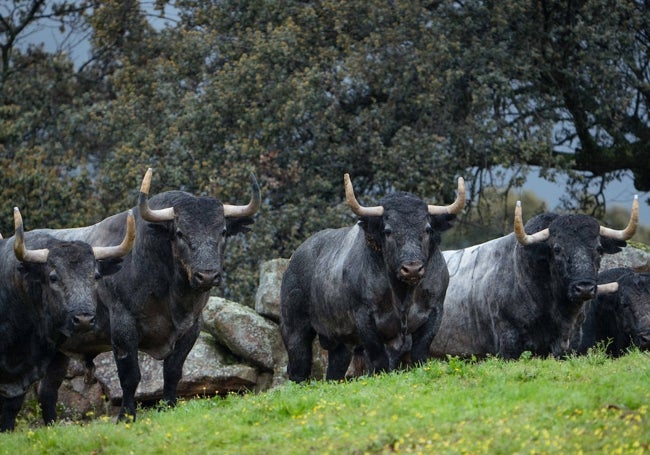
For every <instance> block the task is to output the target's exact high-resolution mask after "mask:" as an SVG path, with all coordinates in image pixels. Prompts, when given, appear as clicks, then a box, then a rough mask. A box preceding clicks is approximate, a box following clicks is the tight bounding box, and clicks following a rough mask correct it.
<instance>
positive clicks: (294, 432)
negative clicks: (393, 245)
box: [0, 350, 650, 454]
mask: <svg viewBox="0 0 650 455" xmlns="http://www.w3.org/2000/svg"><path fill="white" fill-rule="evenodd" d="M597 356H598V361H597V362H594V361H593V358H592V357H590V356H582V357H572V358H570V359H568V360H566V361H560V360H555V359H550V358H549V359H540V358H535V357H530V358H526V359H522V360H520V361H504V360H500V359H497V358H488V359H486V360H482V361H463V360H459V359H457V358H451V359H449V360H448V361H430V362H428V363H426V364H425V365H423V366H422V367H419V368H414V369H412V370H410V371H407V372H394V373H390V374H384V375H379V376H373V377H360V378H358V379H356V380H352V381H346V382H315V381H314V382H310V383H307V384H302V385H297V384H293V383H287V384H285V385H283V386H280V387H278V388H276V389H274V390H272V391H269V392H265V393H260V394H244V395H235V394H233V395H229V396H228V397H227V398H225V399H222V398H211V399H205V398H204V399H193V400H188V401H183V402H181V403H180V405H179V406H178V407H177V408H175V409H170V410H166V411H164V412H161V411H159V410H142V411H141V412H140V413H139V414H138V421H137V422H135V423H129V424H118V425H116V424H115V423H113V422H112V421H109V419H107V418H106V419H99V420H96V421H93V422H90V423H84V424H82V425H69V424H57V425H55V426H53V427H51V428H44V427H40V428H29V427H27V426H26V425H25V424H21V427H20V428H19V429H18V430H17V431H16V432H15V433H13V434H5V435H0V442H1V444H0V454H5V453H6V454H14V453H51V454H59V453H61V454H63V453H66V454H67V453H102V454H112V453H116V454H117V453H130V452H133V453H142V454H148V453H163V452H164V453H180V452H191V453H240V454H249V453H251V454H253V453H266V452H268V451H269V450H270V448H272V451H273V452H277V453H288V454H294V453H295V454H298V453H301V454H302V453H395V452H397V453H474V454H484V453H485V454H488V453H489V454H492V453H626V454H627V453H630V454H632V453H635V454H636V453H638V454H641V453H645V452H647V451H648V450H649V449H650V447H649V446H648V442H649V441H650V425H649V419H650V414H649V408H648V400H650V392H649V389H648V387H647V382H648V380H649V379H650V368H649V366H648V365H649V363H648V360H649V358H648V354H647V353H641V352H639V351H638V350H633V351H631V352H630V353H628V354H627V355H625V356H623V357H621V358H618V359H611V358H607V357H606V356H601V355H600V354H597Z"/></svg>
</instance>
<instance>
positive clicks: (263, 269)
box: [255, 258, 289, 322]
mask: <svg viewBox="0 0 650 455" xmlns="http://www.w3.org/2000/svg"><path fill="white" fill-rule="evenodd" d="M288 265H289V259H282V258H280V259H272V260H270V261H265V262H262V264H260V283H259V286H258V287H257V292H256V293H255V311H257V312H258V313H259V314H261V315H262V316H264V317H266V318H269V319H271V320H272V321H275V322H279V321H280V286H281V284H282V275H283V274H284V272H285V271H286V270H287V266H288Z"/></svg>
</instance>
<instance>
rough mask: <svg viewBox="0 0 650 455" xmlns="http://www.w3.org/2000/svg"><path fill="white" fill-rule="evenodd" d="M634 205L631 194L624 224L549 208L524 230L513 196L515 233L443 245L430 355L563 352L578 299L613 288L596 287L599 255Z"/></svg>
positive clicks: (629, 231) (628, 231)
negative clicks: (442, 278) (445, 282)
mask: <svg viewBox="0 0 650 455" xmlns="http://www.w3.org/2000/svg"><path fill="white" fill-rule="evenodd" d="M638 210H639V208H638V200H637V199H636V198H635V199H634V203H633V207H632V214H631V217H630V222H629V224H628V226H627V227H626V228H625V229H624V230H622V231H615V230H612V229H609V228H605V227H601V226H599V224H598V222H597V221H596V220H595V219H593V218H592V217H590V216H587V215H558V214H551V213H546V214H542V215H538V216H536V217H534V218H532V219H531V220H530V221H529V222H528V223H527V224H526V227H525V229H524V226H523V222H522V219H521V206H520V203H519V202H517V207H516V209H515V224H514V231H515V232H514V233H512V234H509V235H506V236H505V237H500V238H498V239H495V240H491V241H489V242H485V243H482V244H480V245H475V246H472V247H469V248H465V249H462V250H455V251H444V252H443V255H444V257H445V260H446V261H447V267H448V268H449V274H450V279H449V287H448V288H447V296H446V298H445V305H444V312H443V317H442V322H441V325H440V329H439V330H438V333H437V334H436V337H435V338H434V340H433V343H432V344H431V348H430V354H431V355H432V356H434V357H441V358H444V357H445V356H447V355H458V356H471V355H474V356H478V357H481V356H485V355H488V354H492V355H499V356H501V357H504V358H516V357H518V356H520V355H521V353H522V352H524V351H530V352H531V353H533V354H535V355H541V356H543V355H549V354H552V355H555V356H560V355H562V354H564V353H565V352H566V350H567V349H568V348H569V342H570V340H571V338H572V336H574V331H575V330H579V324H580V322H581V321H582V315H583V305H584V302H586V301H588V300H590V299H592V298H594V297H595V296H596V294H597V292H599V293H604V292H611V291H612V290H614V289H615V287H616V286H615V283H614V285H612V284H603V285H600V286H598V291H597V278H598V269H599V267H600V261H601V256H602V255H603V254H613V253H617V252H618V251H620V249H621V247H623V246H625V245H626V242H625V240H627V239H629V238H630V237H632V235H633V234H634V232H635V230H636V227H637V224H638ZM527 233H528V234H527Z"/></svg>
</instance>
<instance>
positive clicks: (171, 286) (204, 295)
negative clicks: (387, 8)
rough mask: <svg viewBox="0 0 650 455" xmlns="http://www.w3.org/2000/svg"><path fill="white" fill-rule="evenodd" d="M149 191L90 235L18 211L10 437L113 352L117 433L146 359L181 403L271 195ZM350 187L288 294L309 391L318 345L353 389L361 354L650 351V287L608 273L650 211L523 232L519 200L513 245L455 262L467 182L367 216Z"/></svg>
mask: <svg viewBox="0 0 650 455" xmlns="http://www.w3.org/2000/svg"><path fill="white" fill-rule="evenodd" d="M151 178H152V172H151V169H149V170H148V171H147V172H146V174H145V176H144V178H143V181H142V185H141V188H140V193H139V197H138V204H137V206H136V207H134V208H132V209H129V210H126V211H124V212H121V213H118V214H115V215H113V216H110V217H108V218H106V219H104V220H102V221H100V222H98V223H96V224H94V225H91V226H85V227H77V228H69V229H34V230H31V231H28V232H25V230H24V227H23V220H22V217H21V214H20V212H19V210H18V209H17V208H15V209H14V226H15V233H14V235H13V237H11V238H8V239H0V252H1V259H0V313H1V316H0V406H1V407H2V413H1V417H0V419H1V420H0V431H9V430H12V429H13V428H14V427H15V421H16V416H17V414H18V412H19V410H20V408H21V406H22V403H23V401H24V397H25V394H26V392H27V390H28V388H29V387H30V386H31V385H32V384H34V383H36V382H38V401H39V404H40V406H41V409H42V414H43V419H44V421H45V423H51V422H54V421H55V420H56V403H57V399H58V389H59V386H60V385H61V383H62V381H63V379H64V377H65V373H66V370H67V365H68V362H69V359H70V358H77V359H80V360H82V361H83V362H84V364H85V365H86V367H87V371H88V374H92V373H93V368H94V364H93V359H94V358H95V357H96V356H97V355H98V354H100V353H102V352H107V351H112V352H113V356H114V359H115V363H116V366H117V371H118V377H119V381H120V385H121V387H122V392H123V399H122V405H121V408H120V411H119V414H118V421H121V420H133V419H135V416H136V404H135V392H136V388H137V386H138V384H139V382H140V377H141V375H140V367H139V365H138V351H143V352H146V353H148V354H149V355H151V356H152V357H154V358H156V359H160V360H163V379H164V387H163V400H164V401H165V402H166V403H167V404H169V405H174V404H175V402H176V389H177V385H178V382H179V381H180V379H181V374H182V368H183V363H184V362H185V359H186V357H187V355H188V353H189V352H190V350H191V348H192V347H193V345H194V343H195V341H196V339H197V337H198V335H199V331H200V329H201V313H202V310H203V308H204V306H205V305H206V302H207V300H208V297H209V295H210V290H211V289H212V288H213V287H214V286H219V285H220V283H221V278H222V270H223V266H222V262H223V256H224V249H225V244H226V239H227V237H229V236H232V235H235V234H238V233H245V232H247V231H248V230H249V229H250V227H249V226H250V225H251V224H252V223H253V216H254V215H255V214H256V213H257V211H258V209H259V207H260V201H261V198H260V189H259V186H258V184H257V181H256V179H255V177H254V176H253V175H251V179H250V180H251V182H250V183H251V193H252V195H251V199H250V202H249V203H248V204H246V205H230V204H224V203H222V202H221V201H219V200H217V199H215V198H212V197H197V196H194V195H192V194H189V193H187V192H183V191H167V192H163V193H159V194H157V195H155V196H153V197H151V198H149V188H150V185H151ZM344 187H345V196H346V200H347V203H348V205H349V206H350V208H351V210H352V212H354V214H356V215H357V216H358V222H357V223H356V224H355V225H354V226H350V227H344V228H339V229H326V230H323V231H320V232H317V233H315V234H314V235H312V236H311V237H310V238H308V239H307V240H306V241H305V242H304V243H303V244H302V245H300V246H299V247H298V248H297V249H296V251H295V252H294V254H293V255H292V257H291V260H290V261H289V265H288V268H287V270H286V272H285V273H284V276H283V279H282V285H281V291H280V329H281V333H282V338H283V340H284V344H285V347H286V349H287V354H288V366H287V373H288V376H289V378H290V379H291V380H293V381H296V382H300V381H304V380H306V379H308V378H310V376H311V368H312V346H313V341H314V339H315V338H316V336H318V341H319V343H320V345H321V346H322V347H323V348H324V349H326V350H327V356H328V359H327V371H326V377H327V379H341V378H343V377H344V376H345V374H346V371H347V370H348V367H349V365H350V361H351V359H352V356H353V355H354V356H357V358H358V359H363V364H364V365H365V369H366V371H367V372H368V373H370V374H371V373H375V372H383V371H390V370H393V369H396V368H404V367H408V366H410V365H414V364H418V363H421V362H424V361H426V360H427V359H429V358H432V357H438V358H445V357H446V356H447V355H458V356H477V357H481V356H485V355H498V356H501V357H503V358H508V359H510V358H517V357H518V356H520V355H521V354H522V353H523V352H524V351H528V352H531V353H532V354H535V355H540V356H547V355H553V356H562V355H564V354H565V353H568V352H578V353H584V352H586V351H587V349H589V347H591V346H594V345H595V344H597V343H599V342H601V341H605V340H607V342H608V343H609V344H608V345H607V346H608V348H607V349H608V351H609V352H610V353H611V354H613V355H620V354H622V353H624V352H625V351H626V350H627V349H628V348H629V347H630V346H631V345H632V344H635V345H637V346H639V347H640V348H642V349H650V275H648V274H643V273H636V272H634V271H631V270H628V269H613V270H607V271H605V272H602V273H601V274H600V275H599V274H598V270H599V267H600V261H601V257H602V255H603V254H615V253H617V252H619V251H620V250H621V248H622V247H624V246H625V245H626V241H627V240H628V239H630V238H631V237H632V236H633V235H634V233H635V230H636V228H637V224H638V210H639V208H638V200H637V198H635V199H634V202H633V206H632V211H631V216H630V221H629V223H628V226H627V227H625V228H624V229H622V230H614V229H610V228H607V227H603V226H600V225H599V223H598V222H597V221H596V220H595V219H593V218H592V217H589V216H586V215H557V214H551V213H545V214H542V215H538V216H536V217H534V218H532V219H531V220H530V221H528V223H527V224H526V225H525V226H524V224H523V220H522V215H521V206H520V204H519V203H518V204H517V207H516V209H515V216H514V229H513V232H512V233H510V234H508V235H506V236H504V237H500V238H497V239H494V240H491V241H488V242H485V243H482V244H479V245H475V246H471V247H468V248H465V249H462V250H455V251H441V250H440V241H441V236H442V234H443V232H445V231H446V230H448V229H450V228H451V227H452V225H453V221H454V220H455V218H456V215H457V214H458V213H460V211H462V210H463V208H464V205H465V187H464V182H463V179H462V178H459V179H458V190H457V198H456V200H455V201H454V202H453V203H452V204H450V205H441V206H439V205H431V204H427V203H426V202H425V201H423V200H422V199H420V198H419V197H417V196H415V195H413V194H410V193H404V192H394V193H391V194H389V195H387V196H385V197H384V198H383V199H381V200H380V201H379V202H378V205H377V206H372V207H370V206H362V205H361V204H360V203H359V202H358V201H357V199H356V197H355V195H354V189H353V186H352V182H351V180H350V177H349V175H348V174H345V176H344ZM10 250H13V251H10Z"/></svg>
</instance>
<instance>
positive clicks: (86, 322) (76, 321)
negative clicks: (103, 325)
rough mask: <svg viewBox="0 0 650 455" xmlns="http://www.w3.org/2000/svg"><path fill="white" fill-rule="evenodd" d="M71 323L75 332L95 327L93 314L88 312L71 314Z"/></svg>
mask: <svg viewBox="0 0 650 455" xmlns="http://www.w3.org/2000/svg"><path fill="white" fill-rule="evenodd" d="M71 323H72V329H73V330H74V331H75V332H77V333H81V332H87V331H89V330H92V328H93V327H95V315H94V314H90V313H79V314H73V315H72V321H71Z"/></svg>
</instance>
